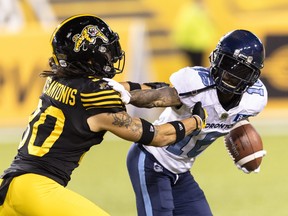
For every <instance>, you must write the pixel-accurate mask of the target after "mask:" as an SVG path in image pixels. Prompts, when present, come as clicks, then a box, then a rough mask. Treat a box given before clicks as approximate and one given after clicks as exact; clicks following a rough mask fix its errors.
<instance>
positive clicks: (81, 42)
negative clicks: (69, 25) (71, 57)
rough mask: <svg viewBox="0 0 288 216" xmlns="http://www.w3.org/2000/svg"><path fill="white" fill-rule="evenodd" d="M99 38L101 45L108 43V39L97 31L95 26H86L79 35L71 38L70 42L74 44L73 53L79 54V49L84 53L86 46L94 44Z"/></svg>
mask: <svg viewBox="0 0 288 216" xmlns="http://www.w3.org/2000/svg"><path fill="white" fill-rule="evenodd" d="M97 38H100V39H101V40H102V41H103V43H108V42H109V40H108V38H107V37H106V36H105V35H104V34H103V33H102V32H101V31H100V30H99V29H98V27H97V26H94V25H87V26H85V27H84V28H83V30H82V31H81V34H76V35H74V36H73V38H72V40H73V42H74V43H75V45H74V49H73V50H74V51H75V52H79V51H80V50H81V49H82V50H83V51H86V50H87V49H88V47H87V46H86V44H95V43H96V39H97Z"/></svg>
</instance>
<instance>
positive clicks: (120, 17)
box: [0, 0, 288, 216]
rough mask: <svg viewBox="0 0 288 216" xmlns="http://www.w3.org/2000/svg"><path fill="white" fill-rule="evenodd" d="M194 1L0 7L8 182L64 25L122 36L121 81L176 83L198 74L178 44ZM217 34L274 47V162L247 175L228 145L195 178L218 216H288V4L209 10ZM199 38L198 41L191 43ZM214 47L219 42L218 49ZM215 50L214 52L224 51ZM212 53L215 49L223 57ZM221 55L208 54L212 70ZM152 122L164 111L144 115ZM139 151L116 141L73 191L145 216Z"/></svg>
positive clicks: (259, 124)
mask: <svg viewBox="0 0 288 216" xmlns="http://www.w3.org/2000/svg"><path fill="white" fill-rule="evenodd" d="M191 1H192V0H177V1H174V0H94V1H93V0H82V1H81V0H0V46H1V51H0V93H1V97H0V172H2V171H3V170H4V169H5V168H6V167H7V166H8V165H9V164H10V161H11V160H12V158H13V157H14V155H15V153H16V149H17V145H18V142H19V140H20V139H21V134H22V131H23V130H24V128H25V126H26V122H27V120H28V115H29V114H30V113H31V112H32V111H33V109H34V108H35V107H36V105H37V101H38V95H39V94H40V92H41V90H42V86H43V84H44V80H43V79H42V78H39V76H38V74H39V72H41V71H43V70H45V69H47V68H48V63H47V61H48V58H49V57H50V55H51V48H50V44H49V39H50V35H51V33H52V32H53V30H54V28H55V27H56V25H57V24H58V23H59V22H60V21H62V20H63V19H65V18H67V17H69V16H71V15H74V14H79V13H92V14H95V15H97V16H99V17H101V18H103V19H104V20H105V21H107V23H108V24H109V25H110V26H111V28H112V29H113V30H114V31H116V32H118V33H119V35H120V38H121V44H122V47H123V49H124V50H125V51H126V57H127V58H126V62H127V65H126V71H125V72H124V73H123V74H121V75H118V76H116V77H115V79H116V80H118V81H122V80H134V81H140V82H144V81H151V80H159V81H160V80H161V81H166V82H168V81H169V80H168V78H169V76H170V74H171V73H173V72H174V71H176V70H178V69H179V68H181V67H184V66H187V65H189V62H188V60H187V59H186V57H185V56H184V55H183V54H182V53H181V52H180V51H179V49H178V48H177V46H176V44H175V43H174V41H173V40H172V38H171V32H172V30H173V28H174V27H175V25H177V23H175V18H176V16H177V14H178V12H179V11H180V9H181V7H183V6H184V5H185V4H186V3H189V2H191ZM203 2H204V4H205V6H206V10H207V14H208V15H209V16H210V17H211V19H212V20H213V22H214V25H215V27H216V29H217V32H216V33H215V34H217V35H216V38H217V40H218V39H219V38H220V37H221V36H222V35H223V34H225V33H226V32H228V31H230V30H233V29H236V28H244V29H249V30H251V31H252V32H254V33H256V34H257V35H258V36H259V37H260V38H261V40H262V41H263V43H264V45H265V46H266V56H267V60H266V63H265V67H264V70H263V73H262V80H263V82H265V84H266V86H267V88H268V92H269V102H268V105H267V107H266V108H265V110H264V111H263V112H262V113H261V114H260V115H259V116H258V117H256V118H255V119H252V123H253V124H254V125H255V126H256V128H257V129H258V131H259V133H260V134H261V135H262V137H263V141H264V146H265V149H266V150H267V152H268V154H267V156H266V157H265V158H264V160H263V164H262V167H261V168H262V169H261V172H260V173H259V174H251V175H246V174H244V173H241V172H240V171H238V170H237V169H236V168H235V167H234V165H233V163H232V161H231V159H230V158H229V156H228V154H227V153H226V150H225V148H224V145H223V140H222V139H221V140H220V139H219V140H218V141H217V142H216V143H215V144H214V145H212V146H211V147H210V148H209V149H208V150H207V152H205V153H204V154H203V155H202V156H201V157H199V159H198V162H196V164H195V166H194V168H193V170H192V171H193V174H194V175H195V177H196V178H197V179H198V181H199V183H200V185H201V186H202V188H203V189H204V191H205V192H206V195H207V197H208V200H209V201H210V203H211V207H212V209H213V211H214V214H215V216H240V215H241V216H243V215H247V216H258V215H261V216H271V215H275V216H287V215H288V207H287V204H286V203H287V200H288V186H287V184H286V183H287V182H288V171H287V167H286V164H287V156H286V154H287V153H286V152H288V146H287V145H288V136H287V135H286V134H287V131H288V130H287V129H288V123H287V120H288V82H287V80H288V61H287V54H288V21H287V20H288V2H287V0H274V1H271V0H262V1H261V2H259V1H250V0H203ZM191 37H193V35H191ZM211 40H212V39H211ZM217 40H216V41H211V44H213V47H214V44H216V43H217ZM213 47H211V49H213ZM211 49H209V50H208V49H207V50H206V56H205V61H206V62H205V63H206V64H207V65H208V56H209V53H210V51H211ZM128 110H129V112H130V113H132V114H133V115H140V116H141V117H145V118H147V119H149V120H154V118H155V117H156V116H157V115H158V114H159V112H160V111H161V109H154V110H146V109H144V110H143V109H142V110H140V111H139V109H134V108H132V107H130V106H128ZM129 146H130V143H129V142H126V141H123V140H121V139H119V138H117V137H114V136H113V135H111V134H108V135H107V139H106V140H105V141H104V142H103V143H102V144H101V145H99V146H96V147H94V148H93V149H92V150H91V151H90V152H89V153H88V154H87V155H86V157H85V158H84V160H83V162H82V164H81V166H80V167H79V168H78V169H77V170H76V171H75V173H74V174H73V176H72V181H71V183H70V185H69V188H71V189H73V190H75V191H77V192H79V193H80V194H83V195H84V196H86V197H88V198H90V199H91V200H92V201H95V202H96V203H97V204H98V205H99V206H101V207H103V208H104V209H106V210H107V211H108V212H109V213H111V215H113V216H114V215H115V216H135V215H136V210H135V204H134V194H133V191H132V188H131V186H130V182H129V178H128V174H127V171H126V165H125V157H126V153H127V151H128V149H129Z"/></svg>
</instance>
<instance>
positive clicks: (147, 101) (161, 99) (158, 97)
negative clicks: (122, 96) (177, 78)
mask: <svg viewBox="0 0 288 216" xmlns="http://www.w3.org/2000/svg"><path fill="white" fill-rule="evenodd" d="M130 94H131V97H130V102H129V104H132V105H134V106H137V107H144V108H152V107H169V106H179V105H181V104H182V103H181V101H180V98H179V96H178V93H177V91H176V89H175V88H172V87H166V88H161V89H149V90H135V91H131V92H130Z"/></svg>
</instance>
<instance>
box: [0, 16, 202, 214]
mask: <svg viewBox="0 0 288 216" xmlns="http://www.w3.org/2000/svg"><path fill="white" fill-rule="evenodd" d="M51 45H52V49H53V56H52V57H51V58H50V60H49V63H50V66H51V70H50V71H44V72H42V73H41V75H42V76H44V77H47V81H46V84H45V87H44V90H43V92H42V95H41V96H40V100H39V104H38V107H37V109H36V110H35V111H34V112H33V113H32V114H31V116H30V117H29V124H28V127H27V129H26V130H25V132H24V133H23V136H22V140H21V142H20V145H19V148H18V153H17V155H16V157H15V159H14V160H13V161H12V163H11V165H10V167H9V168H8V169H6V170H5V171H4V173H3V174H2V176H1V179H0V185H1V186H0V215H1V216H2V215H5V216H7V215H9V216H13V215H15V216H16V215H18V216H19V215H22V216H23V215H27V216H38V215H39V216H54V215H55V216H56V215H57V216H58V215H59V216H60V215H61V216H76V215H77V216H79V215H85V216H90V215H91V216H92V215H93V216H95V215H108V213H106V212H105V211H104V210H102V209H101V208H99V207H98V206H97V205H95V204H94V203H92V202H90V201H89V200H87V199H86V198H84V197H82V196H80V195H78V194H77V193H74V192H73V191H70V190H68V189H67V188H65V186H66V185H67V184H68V182H69V180H70V176H71V173H72V171H73V170H74V169H75V168H76V167H78V165H79V161H80V160H81V158H82V156H83V155H84V154H85V153H86V152H87V151H89V149H90V148H91V147H92V146H93V145H97V144H100V143H101V142H102V140H103V136H104V134H105V133H106V132H107V131H110V132H112V133H113V134H115V135H117V136H118V137H120V138H123V139H125V140H129V141H133V142H140V143H143V144H145V145H153V146H163V145H169V144H173V143H175V142H178V141H179V140H181V139H183V138H184V137H185V136H186V135H188V134H191V133H192V132H194V131H196V132H197V131H198V130H201V129H202V128H203V127H204V125H205V119H206V116H205V110H203V108H202V106H201V103H199V104H198V105H199V106H198V107H197V108H194V110H193V112H192V113H191V116H190V117H188V118H186V119H184V120H181V121H171V122H169V123H165V124H162V125H157V126H156V125H152V124H151V123H149V122H148V121H146V120H144V119H141V118H135V117H131V116H130V115H129V114H128V113H127V112H126V108H125V104H124V103H123V101H122V100H121V97H120V94H119V93H118V92H117V91H115V90H114V89H113V88H112V87H110V86H109V85H108V84H107V83H108V81H106V80H105V79H103V78H110V79H111V78H113V77H114V75H115V74H118V73H121V72H122V71H123V68H124V62H125V55H124V51H123V50H122V49H121V46H120V43H119V36H118V34H117V33H115V32H113V31H112V30H111V29H110V28H109V26H108V25H107V24H106V23H105V22H104V21H103V20H101V19H100V18H98V17H96V16H94V15H88V14H83V15H76V16H72V17H70V18H68V19H66V20H65V21H63V22H62V23H61V24H60V25H59V26H58V27H57V28H56V30H55V31H54V33H53V35H52V37H51ZM154 84H155V83H154ZM158 84H159V83H156V85H153V83H152V85H151V84H150V85H149V84H147V85H141V87H143V88H150V87H151V86H152V87H154V88H155V87H157V86H159V85H158ZM129 85H130V90H133V88H138V87H139V86H135V85H139V84H135V83H132V82H130V83H129ZM160 86H162V85H161V83H160Z"/></svg>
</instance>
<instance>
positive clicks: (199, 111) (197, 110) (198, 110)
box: [192, 101, 208, 129]
mask: <svg viewBox="0 0 288 216" xmlns="http://www.w3.org/2000/svg"><path fill="white" fill-rule="evenodd" d="M192 115H193V116H195V115H197V116H199V117H200V118H201V120H202V125H201V129H203V128H205V126H206V119H207V117H208V115H207V112H206V110H205V109H204V108H203V107H202V103H201V102H200V101H199V102H197V103H196V104H195V105H194V107H193V110H192Z"/></svg>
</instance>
